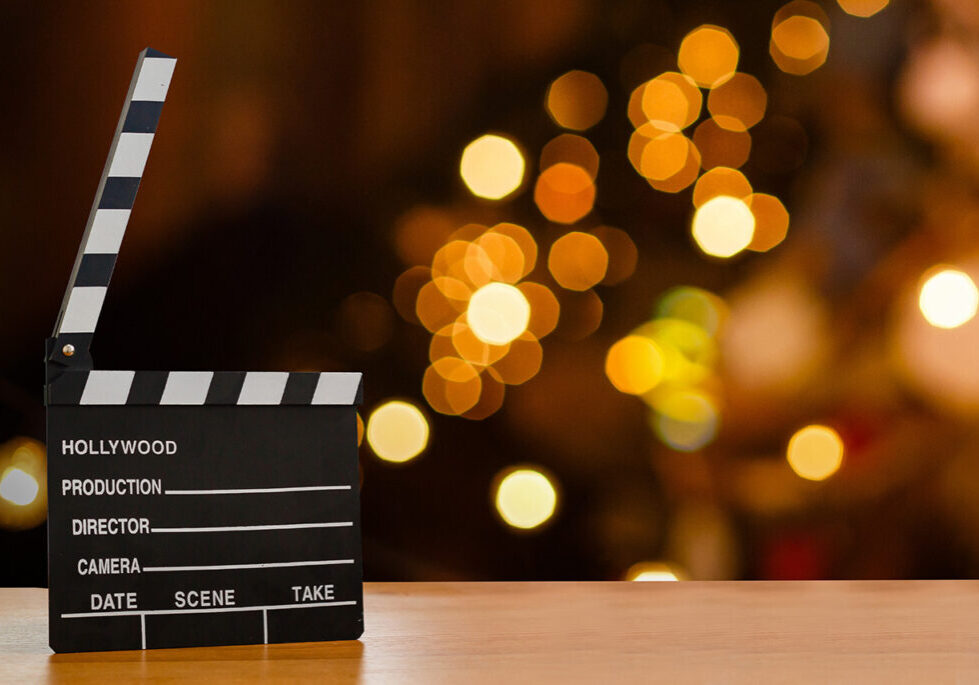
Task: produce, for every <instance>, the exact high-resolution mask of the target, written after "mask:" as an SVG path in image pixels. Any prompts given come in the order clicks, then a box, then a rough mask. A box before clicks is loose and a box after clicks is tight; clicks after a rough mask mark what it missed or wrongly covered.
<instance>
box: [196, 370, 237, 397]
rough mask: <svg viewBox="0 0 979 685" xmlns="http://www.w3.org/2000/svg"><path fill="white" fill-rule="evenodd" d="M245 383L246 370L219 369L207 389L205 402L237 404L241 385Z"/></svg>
mask: <svg viewBox="0 0 979 685" xmlns="http://www.w3.org/2000/svg"><path fill="white" fill-rule="evenodd" d="M244 383H245V372H244V371H217V372H215V374H214V378H212V379H211V387H210V388H208V389H207V399H205V400H204V404H237V403H238V395H240V394H241V386H242V385H244Z"/></svg>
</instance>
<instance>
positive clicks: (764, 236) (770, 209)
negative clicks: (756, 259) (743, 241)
mask: <svg viewBox="0 0 979 685" xmlns="http://www.w3.org/2000/svg"><path fill="white" fill-rule="evenodd" d="M748 207H750V208H751V213H752V214H754V216H755V234H754V236H753V237H752V239H751V244H750V245H748V249H749V250H752V251H754V252H768V250H771V249H772V248H773V247H775V246H776V245H778V244H779V243H781V242H782V241H783V240H785V236H786V235H787V234H788V232H789V212H788V210H786V209H785V205H783V204H782V201H781V200H779V199H778V198H777V197H775V196H774V195H767V194H765V193H752V194H751V195H749V196H748Z"/></svg>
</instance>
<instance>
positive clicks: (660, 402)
mask: <svg viewBox="0 0 979 685" xmlns="http://www.w3.org/2000/svg"><path fill="white" fill-rule="evenodd" d="M655 406H656V413H655V414H654V415H653V429H654V430H655V431H656V435H657V436H659V439H660V440H662V441H663V443H664V444H666V445H667V446H669V447H671V448H673V449H675V450H677V451H679V452H693V451H695V450H699V449H700V448H702V447H704V446H706V445H707V444H709V443H710V442H711V441H712V440H713V439H714V438H715V437H716V436H717V429H718V423H719V420H720V412H719V411H718V408H717V406H716V405H715V403H714V401H713V399H712V398H711V397H710V396H709V395H708V394H707V393H704V392H701V391H699V390H695V389H689V390H688V389H670V390H668V392H665V393H663V394H662V396H661V397H659V398H658V399H657V402H656V405H655Z"/></svg>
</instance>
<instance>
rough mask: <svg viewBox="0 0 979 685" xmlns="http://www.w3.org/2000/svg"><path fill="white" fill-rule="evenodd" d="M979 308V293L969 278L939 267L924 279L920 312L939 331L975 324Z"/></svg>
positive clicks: (919, 303)
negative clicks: (968, 323) (973, 319)
mask: <svg viewBox="0 0 979 685" xmlns="http://www.w3.org/2000/svg"><path fill="white" fill-rule="evenodd" d="M977 307H979V290H977V289H976V284H975V282H974V281H973V280H972V278H970V277H969V275H968V274H967V273H965V272H963V271H959V270H958V269H950V268H947V267H937V268H934V269H931V270H930V271H929V272H928V273H927V274H925V277H924V278H923V279H922V283H921V289H920V291H919V293H918V308H919V309H920V310H921V313H922V315H924V317H925V319H926V320H927V321H928V323H930V324H931V325H932V326H935V327H936V328H958V327H959V326H961V325H962V324H965V323H967V322H969V321H970V320H972V318H973V317H974V316H975V315H976V308H977Z"/></svg>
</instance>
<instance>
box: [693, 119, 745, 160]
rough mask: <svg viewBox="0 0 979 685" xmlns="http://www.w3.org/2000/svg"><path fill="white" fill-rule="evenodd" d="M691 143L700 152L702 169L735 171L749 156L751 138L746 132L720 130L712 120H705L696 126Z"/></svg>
mask: <svg viewBox="0 0 979 685" xmlns="http://www.w3.org/2000/svg"><path fill="white" fill-rule="evenodd" d="M693 143H694V145H696V146H697V149H698V150H700V157H701V161H700V165H701V166H702V167H703V168H704V169H713V168H714V167H728V168H731V169H737V168H738V167H740V166H741V165H742V164H744V163H745V162H747V161H748V155H749V154H751V136H750V135H749V134H748V132H747V131H732V130H730V129H726V128H721V127H720V126H719V125H718V124H717V122H716V121H715V120H714V119H706V120H704V121H702V122H701V123H700V124H699V125H698V126H697V128H696V130H694V133H693Z"/></svg>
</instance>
